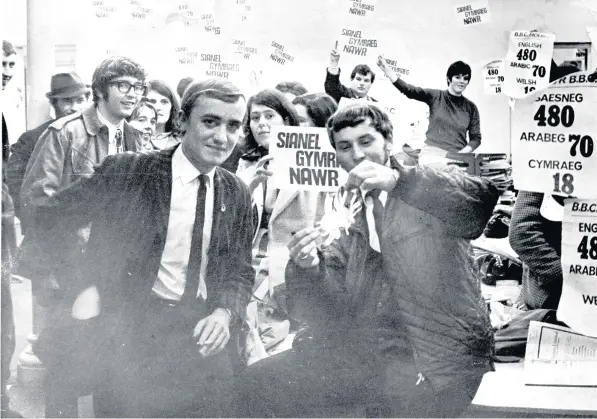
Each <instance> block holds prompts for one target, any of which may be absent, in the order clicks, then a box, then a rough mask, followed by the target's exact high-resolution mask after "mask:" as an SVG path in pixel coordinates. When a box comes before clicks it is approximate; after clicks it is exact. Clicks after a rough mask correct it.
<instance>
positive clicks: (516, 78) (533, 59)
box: [502, 30, 556, 98]
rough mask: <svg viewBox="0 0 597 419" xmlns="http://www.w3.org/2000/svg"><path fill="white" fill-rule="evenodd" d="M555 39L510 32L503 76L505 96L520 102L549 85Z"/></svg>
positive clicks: (545, 35)
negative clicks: (521, 99) (517, 99)
mask: <svg viewBox="0 0 597 419" xmlns="http://www.w3.org/2000/svg"><path fill="white" fill-rule="evenodd" d="M555 39H556V37H555V35H554V34H551V33H540V32H531V31H519V30H514V31H511V32H510V42H509V44H508V53H507V54H506V65H505V75H504V78H505V79H504V85H503V87H502V91H503V92H504V94H506V95H508V96H510V97H513V98H521V97H523V96H524V95H526V94H529V93H531V92H532V91H534V90H541V89H543V88H545V87H546V86H547V85H548V84H549V72H550V69H551V59H552V56H553V43H554V41H555Z"/></svg>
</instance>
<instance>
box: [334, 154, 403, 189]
mask: <svg viewBox="0 0 597 419" xmlns="http://www.w3.org/2000/svg"><path fill="white" fill-rule="evenodd" d="M398 177H399V176H398V172H396V171H395V170H394V169H392V168H391V167H387V166H384V165H381V164H379V163H374V162H372V161H370V160H364V161H362V162H361V163H359V164H358V165H356V166H355V167H354V168H353V169H352V170H351V171H350V172H349V173H348V182H346V188H347V189H352V188H361V189H364V190H366V191H370V190H373V189H381V190H382V191H386V192H390V191H391V190H392V189H394V188H395V187H396V183H397V182H398Z"/></svg>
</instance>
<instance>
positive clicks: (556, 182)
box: [553, 173, 574, 195]
mask: <svg viewBox="0 0 597 419" xmlns="http://www.w3.org/2000/svg"><path fill="white" fill-rule="evenodd" d="M572 182H574V176H572V175H571V174H570V173H565V174H564V176H562V177H561V181H560V174H559V173H556V174H555V175H553V191H554V192H563V193H565V194H566V195H572V193H573V192H574V185H573V184H572Z"/></svg>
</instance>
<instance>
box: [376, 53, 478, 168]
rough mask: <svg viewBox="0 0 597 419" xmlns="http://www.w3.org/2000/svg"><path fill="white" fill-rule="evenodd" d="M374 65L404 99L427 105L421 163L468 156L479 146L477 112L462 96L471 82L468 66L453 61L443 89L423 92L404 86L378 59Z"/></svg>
mask: <svg viewBox="0 0 597 419" xmlns="http://www.w3.org/2000/svg"><path fill="white" fill-rule="evenodd" d="M377 65H378V66H379V68H380V69H381V70H382V71H383V72H384V73H385V75H386V76H387V77H388V78H389V79H390V81H391V82H392V84H393V85H394V86H395V87H396V88H397V89H398V90H400V92H402V93H403V94H404V95H405V96H406V97H408V98H409V99H415V100H418V101H420V102H425V103H426V104H427V105H428V106H429V128H428V129H427V134H426V139H425V144H426V146H425V147H424V148H423V149H422V150H421V154H420V156H419V163H420V164H426V163H432V162H435V161H437V160H441V159H443V158H444V157H445V156H446V154H447V153H448V152H453V153H470V152H472V151H474V150H475V149H476V148H477V147H479V145H480V144H481V123H480V119H479V110H478V109H477V106H476V105H475V104H474V103H473V102H471V101H470V100H469V99H467V98H465V97H464V96H463V95H462V93H463V92H464V90H465V89H466V87H467V86H468V84H469V82H470V79H471V68H470V66H469V65H468V64H466V63H463V62H462V61H456V62H455V63H453V64H451V65H450V67H448V71H447V74H446V78H447V83H448V88H447V89H446V90H439V89H426V88H422V87H416V86H413V85H410V84H408V83H406V82H405V81H403V80H402V79H400V78H399V77H398V76H397V75H396V73H394V71H393V70H392V69H391V68H390V67H389V66H388V65H387V63H386V61H385V59H384V58H383V57H381V56H380V57H379V59H378V60H377ZM467 133H468V139H467Z"/></svg>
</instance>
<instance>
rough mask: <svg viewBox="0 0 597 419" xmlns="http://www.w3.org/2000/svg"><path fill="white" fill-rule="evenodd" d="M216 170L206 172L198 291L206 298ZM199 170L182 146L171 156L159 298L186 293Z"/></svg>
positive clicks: (176, 297) (156, 289)
mask: <svg viewBox="0 0 597 419" xmlns="http://www.w3.org/2000/svg"><path fill="white" fill-rule="evenodd" d="M214 173H215V168H214V169H212V170H210V171H209V172H208V173H204V175H206V176H207V182H206V188H207V189H206V196H205V218H204V223H203V240H202V247H201V266H200V270H199V287H198V292H197V296H198V297H199V296H201V297H202V298H203V299H207V287H206V285H205V276H206V272H207V263H208V260H207V259H208V250H209V244H210V241H211V228H212V224H213V208H214ZM200 174H201V173H200V172H199V171H198V170H197V168H195V166H193V165H192V164H191V162H190V161H189V160H188V159H187V158H186V157H185V155H184V153H183V152H182V148H181V147H179V148H178V149H177V150H176V151H175V152H174V155H173V156H172V195H171V198H170V216H169V218H168V233H167V235H166V245H165V246H164V252H163V253H162V259H161V261H160V268H159V270H158V275H157V279H156V281H155V283H154V285H153V292H154V293H155V294H156V295H157V296H158V297H160V298H164V299H167V300H176V301H179V300H180V299H181V298H182V294H183V293H184V289H185V284H186V281H187V268H188V264H189V257H190V253H191V242H192V240H193V225H194V223H195V210H196V206H197V194H198V192H199V175H200ZM188 279H189V280H196V279H192V278H188Z"/></svg>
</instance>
